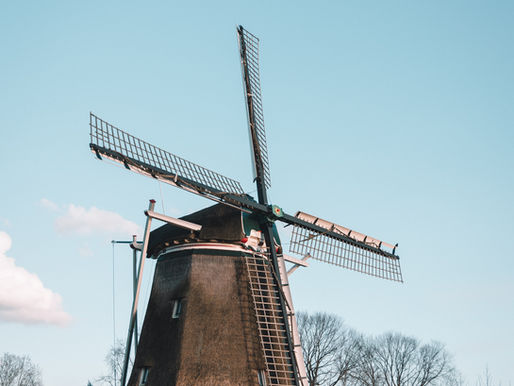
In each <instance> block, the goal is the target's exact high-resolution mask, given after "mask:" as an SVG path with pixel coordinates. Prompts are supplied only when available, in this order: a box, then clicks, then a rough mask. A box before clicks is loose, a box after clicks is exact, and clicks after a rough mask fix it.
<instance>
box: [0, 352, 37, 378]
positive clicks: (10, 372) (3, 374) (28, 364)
mask: <svg viewBox="0 0 514 386" xmlns="http://www.w3.org/2000/svg"><path fill="white" fill-rule="evenodd" d="M42 385H43V382H42V380H41V370H40V369H39V367H38V366H37V365H35V364H34V363H32V361H31V360H30V358H29V357H28V356H18V355H14V354H9V353H5V354H4V355H3V356H2V357H1V358H0V386H42Z"/></svg>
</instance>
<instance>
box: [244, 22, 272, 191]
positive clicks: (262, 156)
mask: <svg viewBox="0 0 514 386" xmlns="http://www.w3.org/2000/svg"><path fill="white" fill-rule="evenodd" d="M237 34H238V38H239V52H240V55H241V70H242V73H243V85H244V91H245V99H246V112H247V115H248V128H249V130H250V142H251V144H252V146H251V149H252V156H253V162H254V169H255V170H254V171H255V174H256V178H257V180H260V181H261V182H262V183H263V184H264V185H265V186H266V188H268V189H269V188H270V187H271V177H270V170H269V161H268V146H267V144H266V130H265V128H264V113H263V111H262V95H261V79H260V73H259V39H258V38H257V37H256V36H254V35H252V34H251V33H250V32H248V31H247V30H245V29H244V28H243V27H242V26H239V27H238V29H237Z"/></svg>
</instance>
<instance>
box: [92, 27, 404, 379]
mask: <svg viewBox="0 0 514 386" xmlns="http://www.w3.org/2000/svg"><path fill="white" fill-rule="evenodd" d="M237 34H238V39H239V48H240V57H241V67H242V75H243V84H244V96H245V101H246V108H247V116H248V127H249V135H250V140H251V151H252V160H253V169H254V170H253V172H254V181H255V183H256V185H257V196H258V198H257V200H255V199H254V198H252V197H251V196H249V195H247V194H245V192H244V190H243V189H242V187H241V185H240V184H239V182H237V181H235V180H232V179H230V178H227V177H225V176H223V175H221V174H218V173H216V172H213V171H211V170H209V169H206V168H204V167H201V166H199V165H196V164H194V163H192V162H189V161H187V160H185V159H183V158H180V157H178V156H176V155H174V154H172V153H169V152H167V151H164V150H162V149H160V148H158V147H156V146H153V145H151V144H149V143H147V142H144V141H142V140H140V139H138V138H136V137H134V136H132V135H130V134H128V133H126V132H124V131H122V130H120V129H118V128H116V127H114V126H113V125H111V124H109V123H107V122H106V121H104V120H102V119H100V118H99V117H97V116H95V115H94V114H92V113H91V114H90V130H91V131H90V136H91V143H90V148H91V150H92V151H93V152H94V153H95V154H96V155H97V157H98V158H99V159H102V158H107V159H110V160H113V161H116V162H118V163H120V164H122V165H124V166H125V167H126V168H127V169H130V170H132V171H135V172H137V173H140V174H144V175H147V176H151V177H152V178H155V179H158V180H160V181H163V182H166V183H168V184H171V185H173V186H176V187H179V188H181V189H184V190H186V191H188V192H191V193H195V194H197V195H200V196H203V197H206V198H208V199H211V200H213V201H215V202H217V204H216V205H214V206H212V207H209V208H206V209H203V210H201V211H199V212H196V213H193V214H190V215H188V216H185V217H183V218H181V219H175V218H172V217H168V216H164V215H162V214H158V213H155V211H154V204H155V202H151V203H150V206H149V209H148V211H146V212H145V213H146V215H147V225H146V230H145V235H144V237H143V242H142V243H141V244H136V243H134V244H133V247H134V248H137V249H140V250H141V260H140V263H139V274H138V281H137V290H136V292H135V296H134V301H133V307H132V314H131V319H130V325H129V331H128V335H127V353H126V356H125V368H124V374H123V379H122V384H123V385H125V383H126V382H125V381H126V375H127V374H126V372H127V364H128V358H129V354H130V352H129V351H130V347H131V345H132V337H133V336H135V337H136V339H135V340H136V341H137V338H139V343H138V344H137V348H136V354H135V361H134V365H133V369H132V373H131V375H130V378H129V381H128V384H129V385H131V386H136V385H159V386H162V385H306V384H307V382H306V374H305V365H304V362H303V356H302V351H301V346H300V341H299V336H298V332H297V327H296V319H295V315H294V308H293V303H292V298H291V294H290V291H289V284H288V274H291V273H292V272H293V271H294V270H295V269H296V268H298V267H299V266H306V265H307V263H306V260H307V259H308V258H313V259H316V260H320V261H324V262H327V263H330V264H334V265H337V266H341V267H344V268H348V269H351V270H355V271H359V272H362V273H365V274H369V275H373V276H377V277H380V278H384V279H388V280H393V281H399V282H401V281H402V276H401V270H400V265H399V257H398V256H397V255H396V246H394V245H392V244H388V243H385V242H383V241H380V240H378V239H375V238H373V237H370V236H367V235H364V234H362V233H359V232H355V231H353V230H351V229H349V228H346V227H343V226H340V225H337V224H335V223H332V222H329V221H326V220H323V219H320V218H318V217H315V216H312V215H309V214H306V213H304V212H297V213H296V214H295V215H294V216H293V215H290V214H287V213H285V212H283V211H282V209H281V208H280V207H279V206H277V205H272V204H271V203H270V202H268V196H267V190H268V188H269V187H270V185H271V178H270V168H269V161H268V154H267V145H266V133H265V129H264V119H263V110H262V100H261V88H260V79H259V48H258V45H259V40H258V39H257V38H256V37H255V36H254V35H252V34H251V33H249V32H248V31H246V30H245V29H243V27H241V26H239V27H238V28H237ZM152 219H158V220H161V221H164V222H165V223H166V224H165V225H164V226H162V227H160V228H158V229H155V230H154V231H152V232H150V224H151V221H152ZM276 221H281V222H283V223H286V224H288V225H292V226H293V231H292V237H291V242H290V251H291V252H293V253H296V254H299V255H300V256H302V258H301V259H297V258H294V257H291V256H287V255H285V254H284V253H283V250H282V245H281V241H280V238H279V235H278V232H277V229H276V226H275V222H276ZM147 257H149V258H155V259H157V265H156V271H155V275H154V280H153V286H152V291H151V294H150V298H149V302H148V306H147V312H146V315H145V319H144V323H143V327H142V330H141V335H140V336H139V337H138V334H137V331H136V330H135V329H134V324H135V315H136V310H137V303H138V294H139V288H140V284H141V278H142V270H143V267H144V261H145V258H147ZM284 261H288V262H290V263H292V264H293V267H292V268H291V269H290V270H289V271H288V272H287V271H286V266H285V263H284Z"/></svg>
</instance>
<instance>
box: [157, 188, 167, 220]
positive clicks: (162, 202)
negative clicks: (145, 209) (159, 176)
mask: <svg viewBox="0 0 514 386" xmlns="http://www.w3.org/2000/svg"><path fill="white" fill-rule="evenodd" d="M157 182H158V183H159V191H160V192H161V205H162V213H164V215H166V210H165V209H164V198H163V197H162V187H161V181H159V180H157Z"/></svg>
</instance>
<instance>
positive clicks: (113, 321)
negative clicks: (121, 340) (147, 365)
mask: <svg viewBox="0 0 514 386" xmlns="http://www.w3.org/2000/svg"><path fill="white" fill-rule="evenodd" d="M114 278H115V276H114V242H113V243H112V349H113V350H116V297H115V283H114ZM112 368H113V372H114V383H115V384H116V382H117V375H116V365H114V366H112Z"/></svg>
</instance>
